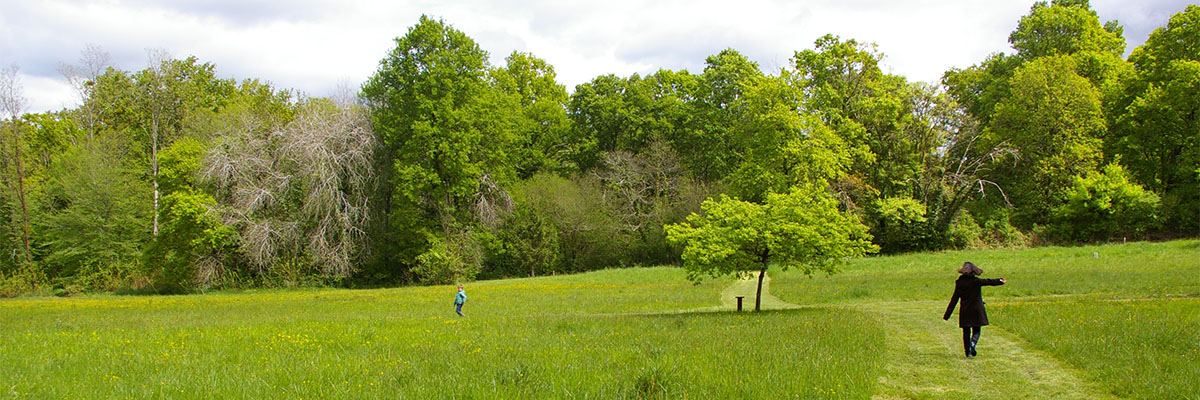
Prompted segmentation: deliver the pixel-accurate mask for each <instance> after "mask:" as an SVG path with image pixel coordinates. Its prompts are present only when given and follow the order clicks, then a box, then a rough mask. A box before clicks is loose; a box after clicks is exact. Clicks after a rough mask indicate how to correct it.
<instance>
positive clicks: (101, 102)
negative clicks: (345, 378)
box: [0, 0, 1200, 296]
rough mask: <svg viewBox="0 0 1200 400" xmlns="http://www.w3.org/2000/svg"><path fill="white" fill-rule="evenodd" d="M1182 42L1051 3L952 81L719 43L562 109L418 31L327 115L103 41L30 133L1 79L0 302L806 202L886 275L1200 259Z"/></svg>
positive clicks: (215, 283)
mask: <svg viewBox="0 0 1200 400" xmlns="http://www.w3.org/2000/svg"><path fill="white" fill-rule="evenodd" d="M1164 22H1165V25H1164V26H1163V27H1161V28H1159V29H1157V30H1156V31H1154V32H1153V33H1152V34H1151V35H1150V36H1149V38H1148V39H1147V40H1146V42H1145V44H1143V45H1142V46H1140V47H1138V48H1136V49H1133V51H1132V52H1131V53H1130V55H1129V56H1128V57H1127V58H1126V57H1124V54H1125V50H1126V41H1125V38H1124V37H1123V35H1122V28H1121V26H1120V25H1119V23H1118V22H1117V21H1108V22H1102V21H1101V20H1100V19H1099V17H1098V16H1097V14H1096V12H1095V11H1094V10H1093V9H1092V8H1091V6H1090V5H1089V3H1088V1H1087V0H1054V1H1052V2H1049V3H1047V2H1038V3H1036V4H1034V5H1033V6H1032V7H1031V8H1030V11H1029V13H1028V14H1026V15H1025V16H1024V17H1022V18H1021V19H1020V20H1019V21H1017V24H1016V28H1015V30H1013V31H1012V33H1011V35H1010V36H1009V42H1010V44H1011V45H1012V49H1013V51H1012V52H1011V53H996V54H993V55H991V56H989V57H987V58H986V59H983V60H979V62H978V63H977V64H975V65H973V66H971V67H968V68H963V69H951V70H949V71H946V72H945V73H944V74H943V76H942V79H941V81H940V82H938V83H937V84H932V83H923V82H909V81H908V80H907V79H906V78H905V77H903V76H897V75H892V74H889V73H886V72H884V71H885V69H886V67H881V62H882V60H883V58H884V53H883V52H882V51H881V50H880V49H878V48H877V47H876V46H875V45H873V44H871V43H867V42H861V41H858V40H855V39H852V38H841V37H837V36H833V35H826V36H824V37H821V38H818V39H816V41H815V43H814V45H813V47H812V49H809V50H801V51H797V52H795V55H794V57H793V58H792V59H790V60H789V61H788V63H787V66H786V67H784V68H782V69H781V70H778V71H764V70H763V69H762V68H761V67H760V66H759V65H758V64H757V63H756V62H755V61H753V60H750V59H748V58H747V57H745V56H744V55H742V54H741V53H739V52H738V51H737V50H736V49H726V50H723V51H721V52H719V53H717V54H713V55H711V56H709V57H707V58H706V59H705V64H704V65H705V66H704V68H703V71H686V70H678V71H672V70H665V69H663V70H658V71H657V72H654V73H651V74H646V75H639V74H634V75H631V76H616V75H611V74H610V75H603V76H598V77H595V78H594V79H592V80H591V81H589V82H586V83H583V84H580V85H578V86H576V87H575V88H574V90H573V91H570V92H568V91H567V90H566V87H564V85H562V84H560V83H558V81H557V80H556V75H555V70H554V67H553V66H552V65H550V64H548V63H547V62H546V61H545V60H542V59H539V58H538V57H537V56H535V55H534V54H530V53H521V52H512V53H511V54H510V55H508V57H506V58H505V63H504V65H491V63H490V62H489V61H488V60H489V53H488V52H487V51H486V50H484V49H482V48H480V46H479V45H478V44H477V43H476V42H475V41H474V40H473V39H472V38H470V37H468V36H467V35H465V34H464V33H463V32H461V31H459V30H456V29H455V28H454V27H453V25H452V24H451V23H450V22H448V21H443V20H439V19H436V18H432V17H421V18H420V19H419V20H418V21H417V22H416V23H415V24H414V25H412V26H411V27H409V28H408V30H407V32H406V33H405V34H404V35H403V36H400V37H397V38H396V39H395V42H394V43H395V47H394V48H393V49H392V50H391V51H390V52H389V53H388V54H384V55H382V59H381V60H380V62H379V66H378V69H377V70H376V71H375V73H374V74H373V75H372V76H371V77H370V78H369V79H368V80H367V81H366V82H365V83H363V85H362V86H361V87H360V88H354V89H350V90H347V91H346V92H345V93H341V94H339V95H337V96H331V97H330V98H320V97H310V96H307V95H305V94H303V93H299V92H296V91H294V90H291V89H288V88H278V87H273V86H272V85H270V84H267V83H264V82H263V81H262V80H258V79H246V80H242V81H234V80H232V79H226V78H221V77H218V76H216V73H215V66H214V65H213V64H211V63H207V62H204V61H203V60H200V59H197V58H196V57H186V58H176V57H173V56H171V55H169V54H168V53H167V52H166V51H161V50H159V51H152V52H150V54H149V59H150V60H152V61H151V62H149V63H148V65H147V66H146V68H145V69H142V70H137V71H125V70H121V69H117V68H114V67H112V66H110V65H109V64H108V62H109V57H108V55H107V54H106V53H105V52H104V51H103V49H101V48H100V47H98V46H88V47H87V48H85V49H84V50H83V51H82V52H81V55H80V58H79V60H77V61H76V62H74V63H64V64H63V65H62V66H61V68H60V70H61V72H62V74H63V76H64V79H66V80H67V81H68V82H69V83H70V84H71V85H72V86H73V87H74V88H75V89H76V90H77V92H78V95H79V100H80V105H79V106H78V107H75V108H70V109H63V110H60V111H54V112H45V113H26V112H25V101H24V95H23V93H22V90H23V88H22V87H21V85H20V82H19V81H18V80H17V79H16V78H17V72H18V70H17V68H16V67H15V66H14V67H11V68H7V69H4V70H3V71H0V111H2V112H3V116H2V118H3V120H2V122H0V216H2V218H4V223H3V224H0V250H2V252H0V296H17V295H23V294H31V293H32V294H56V295H70V294H75V293H86V292H91V291H114V292H136V293H179V292H192V291H207V290H215V289H230V288H253V287H279V286H326V285H328V286H338V287H372V286H384V285H406V284H434V283H452V282H462V281H470V280H475V279H494V278H504V277H519V276H544V275H552V274H566V273H577V272H583V271H589V270H597V269H605V268H618V267H625V266H654V265H666V264H678V263H679V262H680V259H681V253H682V251H683V249H682V248H681V247H680V246H679V244H678V243H676V242H674V241H672V240H669V236H670V235H669V233H670V232H669V231H670V230H671V229H669V227H670V226H672V225H673V224H679V223H681V222H684V221H687V220H688V219H689V218H688V216H689V215H692V214H700V213H702V210H712V209H716V208H715V207H705V206H704V205H705V204H710V203H711V202H714V201H718V200H717V199H736V200H737V201H740V202H745V203H750V204H769V203H771V201H773V200H772V199H776V200H778V199H783V198H786V197H787V196H784V195H785V194H787V193H796V192H804V193H803V196H800V197H803V198H804V199H808V200H807V201H799V200H797V201H799V203H800V204H794V206H795V207H801V208H803V207H806V206H808V205H811V204H820V205H822V206H829V207H833V208H836V213H838V214H840V215H842V216H843V217H844V218H836V220H837V221H841V222H839V224H842V225H845V226H844V227H832V228H830V227H827V228H830V229H832V230H834V231H837V230H851V231H862V232H863V233H864V235H865V236H864V237H866V238H869V240H870V243H871V244H872V246H871V247H872V250H876V249H877V251H878V253H883V254H894V253H906V252H920V251H931V250H942V249H976V248H1001V247H1032V246H1039V245H1044V244H1067V245H1070V244H1085V243H1102V242H1112V241H1115V242H1122V241H1125V240H1156V239H1169V238H1178V237H1196V236H1198V235H1200V143H1198V142H1200V6H1197V5H1189V6H1187V7H1186V9H1184V10H1181V11H1179V12H1178V13H1176V14H1174V15H1173V16H1172V17H1171V18H1170V20H1169V21H1164ZM706 201H707V203H706ZM783 201H784V200H779V202H783ZM831 218H832V217H831ZM843 228H844V229H843Z"/></svg>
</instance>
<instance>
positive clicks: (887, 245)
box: [870, 197, 934, 253]
mask: <svg viewBox="0 0 1200 400" xmlns="http://www.w3.org/2000/svg"><path fill="white" fill-rule="evenodd" d="M926 214H927V210H926V208H925V204H922V203H921V202H920V201H917V200H916V199H913V198H908V197H885V198H882V199H879V200H876V201H875V204H873V207H871V209H870V217H871V236H873V237H874V238H875V240H874V242H875V243H876V244H878V245H879V247H880V250H881V251H882V252H884V253H892V252H902V251H910V250H920V249H923V248H925V247H927V246H929V245H930V244H931V243H930V242H931V241H932V240H933V239H934V238H932V237H930V236H931V235H930V233H929V226H928V225H927V223H928V222H929V219H928V218H926Z"/></svg>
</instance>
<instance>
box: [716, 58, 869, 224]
mask: <svg viewBox="0 0 1200 400" xmlns="http://www.w3.org/2000/svg"><path fill="white" fill-rule="evenodd" d="M802 93H803V89H802V88H801V87H798V86H796V85H795V84H794V82H793V81H792V80H790V79H788V78H787V77H783V78H762V79H757V80H755V81H754V82H752V83H751V84H750V85H749V86H748V87H747V88H746V94H745V96H744V97H743V100H742V101H741V104H739V105H738V107H743V108H745V116H746V118H745V122H744V123H743V124H742V125H741V126H739V127H738V132H737V135H738V136H737V137H736V138H735V140H736V141H737V142H738V147H739V148H741V149H743V150H742V151H743V152H744V153H745V155H744V161H743V162H742V164H741V165H740V166H738V168H737V170H736V171H734V172H733V173H732V174H731V175H730V176H729V177H727V178H726V180H727V181H728V184H729V189H730V193H731V194H732V195H734V196H735V197H739V198H741V199H744V200H747V201H752V202H757V203H761V202H763V201H765V199H766V196H767V193H770V192H776V193H782V192H785V191H787V190H788V188H789V187H791V186H793V185H798V184H811V183H816V182H826V181H834V180H837V179H839V178H841V177H842V176H843V175H845V174H846V171H847V170H848V169H849V168H850V167H851V163H852V162H853V159H854V154H855V153H854V152H855V150H854V149H852V148H850V145H849V143H847V141H846V139H845V138H844V137H843V136H841V135H840V134H839V133H838V132H836V131H834V130H833V129H830V127H829V126H827V125H826V124H824V123H823V122H821V120H820V119H819V118H818V117H817V116H815V115H805V114H799V113H796V112H795V110H796V108H797V107H800V101H801V95H802Z"/></svg>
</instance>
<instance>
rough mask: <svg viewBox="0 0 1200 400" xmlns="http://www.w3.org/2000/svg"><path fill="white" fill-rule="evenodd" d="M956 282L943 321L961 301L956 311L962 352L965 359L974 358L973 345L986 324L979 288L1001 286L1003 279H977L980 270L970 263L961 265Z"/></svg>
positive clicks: (985, 313) (977, 341) (985, 314)
mask: <svg viewBox="0 0 1200 400" xmlns="http://www.w3.org/2000/svg"><path fill="white" fill-rule="evenodd" d="M958 273H959V276H958V280H957V281H954V296H952V297H950V306H949V307H946V315H944V316H942V319H943V320H949V319H950V314H951V313H953V312H954V305H955V304H958V300H959V299H962V308H960V309H959V310H958V327H959V328H962V331H963V350H964V351H966V353H967V358H971V357H975V355H976V354H977V353H976V351H975V344H976V343H979V331H980V330H981V329H982V328H983V326H984V325H987V324H988V318H987V310H985V309H984V308H983V295H982V293H980V292H981V291H980V288H982V287H984V286H998V285H1003V284H1004V283H1005V282H1007V281H1005V280H1004V278H1000V279H979V274H982V273H983V270H982V269H979V267H976V266H975V264H972V263H971V262H970V261H968V262H965V263H963V266H962V268H959V269H958Z"/></svg>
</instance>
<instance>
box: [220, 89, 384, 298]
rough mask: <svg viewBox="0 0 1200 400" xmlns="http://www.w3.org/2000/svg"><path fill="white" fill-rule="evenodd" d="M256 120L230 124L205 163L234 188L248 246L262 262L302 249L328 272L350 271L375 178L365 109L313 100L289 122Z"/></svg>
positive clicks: (230, 194) (232, 206)
mask: <svg viewBox="0 0 1200 400" xmlns="http://www.w3.org/2000/svg"><path fill="white" fill-rule="evenodd" d="M250 125H255V124H253V123H252V124H250ZM246 128H250V129H246ZM253 128H254V127H253V126H247V127H245V128H243V129H242V130H240V131H236V132H231V133H230V135H228V136H227V140H226V141H225V142H224V143H223V144H221V145H219V146H218V147H217V148H216V149H215V150H214V151H213V152H212V153H210V155H209V157H208V160H207V167H206V169H205V177H206V178H207V179H209V180H211V181H212V182H213V183H215V184H216V185H217V186H218V187H219V188H221V191H222V192H224V193H226V194H227V197H226V199H227V201H228V202H229V204H228V205H229V208H228V210H227V212H226V213H225V215H226V221H227V223H229V224H230V225H233V226H236V227H238V228H239V230H241V231H242V250H243V252H244V253H245V254H246V255H247V256H248V257H249V258H250V260H251V261H252V262H253V263H254V264H256V265H257V266H258V267H259V268H260V269H267V268H270V267H271V266H272V265H273V264H274V263H275V262H276V261H277V260H278V259H279V257H280V256H283V255H290V256H293V257H297V256H300V255H302V254H303V255H306V256H307V257H308V261H309V262H311V263H313V264H314V265H315V266H317V267H318V268H320V269H321V271H322V272H323V273H325V274H326V275H328V276H338V277H345V276H348V275H349V274H350V273H351V272H353V270H354V261H356V259H357V258H358V257H359V256H360V255H362V254H363V252H364V251H365V250H366V230H365V227H366V225H367V223H368V220H369V216H370V207H369V204H368V202H369V198H370V193H371V190H372V182H373V180H374V170H373V168H372V165H373V164H372V163H373V157H374V155H373V153H374V151H375V148H376V144H375V136H374V134H373V133H372V132H371V129H370V121H369V120H368V119H367V116H366V114H365V111H364V110H363V109H362V108H360V107H358V106H339V105H336V104H333V103H332V102H329V101H324V100H308V101H304V102H302V103H301V105H300V106H299V109H298V111H297V113H296V117H295V119H294V120H293V121H292V122H291V123H289V124H287V126H285V127H283V128H282V129H280V130H271V131H269V133H266V134H264V131H263V130H261V129H257V130H256V129H253ZM301 245H303V247H301Z"/></svg>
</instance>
